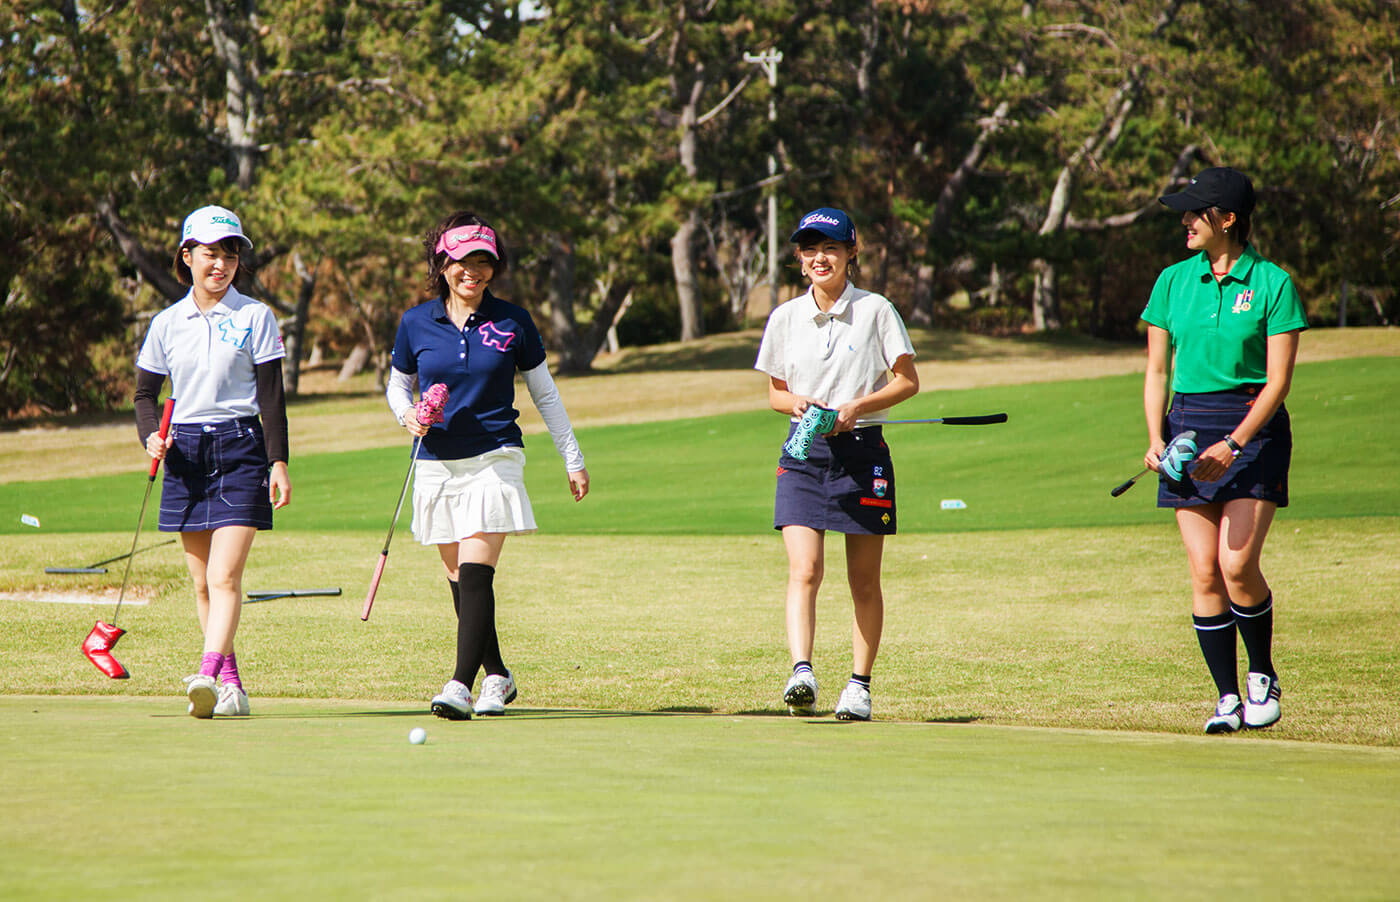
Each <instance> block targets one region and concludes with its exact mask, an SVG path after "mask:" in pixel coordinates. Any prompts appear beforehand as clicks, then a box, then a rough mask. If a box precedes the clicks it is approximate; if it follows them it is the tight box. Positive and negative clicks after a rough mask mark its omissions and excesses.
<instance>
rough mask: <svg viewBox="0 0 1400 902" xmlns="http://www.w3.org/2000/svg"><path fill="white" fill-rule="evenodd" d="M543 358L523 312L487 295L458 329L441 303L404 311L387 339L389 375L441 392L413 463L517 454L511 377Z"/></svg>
mask: <svg viewBox="0 0 1400 902" xmlns="http://www.w3.org/2000/svg"><path fill="white" fill-rule="evenodd" d="M544 359H545V354H544V340H543V339H541V338H540V332H539V329H537V328H535V321H534V320H533V319H531V317H530V314H529V312H528V311H526V310H525V308H524V307H517V306H516V305H515V304H512V303H510V302H508V301H503V300H501V299H500V298H498V297H496V296H495V295H493V294H491V292H489V291H488V292H486V294H485V295H483V296H482V299H481V305H480V307H478V308H477V311H476V313H473V314H472V315H471V317H470V318H469V319H468V320H467V324H466V326H465V327H464V328H462V329H458V328H457V327H456V326H455V325H453V324H452V320H451V318H449V317H448V315H447V308H446V307H445V306H444V305H443V301H442V298H434V299H433V300H431V301H424V302H423V303H421V304H419V305H417V306H416V307H412V308H410V309H409V310H407V311H405V312H404V315H403V318H402V319H401V320H399V334H398V336H397V337H396V338H395V339H394V357H393V366H394V369H396V370H398V371H400V372H402V373H408V374H409V375H413V374H415V373H416V374H417V376H418V387H419V390H420V391H421V390H425V389H427V388H428V386H430V385H434V384H436V383H438V382H441V383H443V384H444V385H446V386H447V393H448V401H447V407H446V408H444V409H443V412H442V416H443V421H442V422H441V423H438V424H435V425H434V426H432V427H431V428H430V429H429V430H428V434H427V435H426V436H425V437H424V438H423V447H422V449H421V450H420V451H419V456H420V457H422V458H424V459H426V460H461V459H463V458H467V457H475V456H477V455H478V454H485V453H486V452H487V451H494V450H495V449H497V448H505V447H511V446H514V447H517V448H519V447H524V444H525V443H524V439H523V437H522V436H521V434H520V427H519V425H517V424H516V419H517V418H518V417H519V416H520V412H519V411H518V410H516V409H515V371H516V370H520V371H521V372H526V371H529V370H532V369H534V368H535V367H537V366H539V365H540V364H542V363H544Z"/></svg>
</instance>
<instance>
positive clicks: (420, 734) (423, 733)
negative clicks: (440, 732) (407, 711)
mask: <svg viewBox="0 0 1400 902" xmlns="http://www.w3.org/2000/svg"><path fill="white" fill-rule="evenodd" d="M408 741H409V742H411V743H413V744H414V745H422V744H423V743H425V742H427V741H428V731H427V730H425V729H423V728H422V727H414V728H413V729H411V730H409V731H408Z"/></svg>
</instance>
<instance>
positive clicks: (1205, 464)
mask: <svg viewBox="0 0 1400 902" xmlns="http://www.w3.org/2000/svg"><path fill="white" fill-rule="evenodd" d="M1234 462H1235V455H1234V452H1232V451H1231V450H1230V446H1229V445H1227V444H1225V443H1224V442H1223V441H1222V442H1216V443H1215V444H1213V445H1211V446H1210V447H1209V448H1207V449H1206V450H1205V451H1203V452H1202V453H1201V454H1200V456H1198V457H1197V458H1196V463H1195V464H1194V465H1193V466H1192V467H1191V477H1192V478H1193V479H1195V480H1196V481H1197V482H1215V481H1216V480H1217V479H1219V478H1220V477H1222V476H1224V475H1225V471H1226V470H1228V469H1230V465H1231V464H1233V463H1234Z"/></svg>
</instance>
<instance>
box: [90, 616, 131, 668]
mask: <svg viewBox="0 0 1400 902" xmlns="http://www.w3.org/2000/svg"><path fill="white" fill-rule="evenodd" d="M125 635H126V630H124V629H120V628H118V627H115V626H113V625H111V624H110V623H103V622H102V621H101V620H99V621H97V622H96V623H94V624H93V625H92V629H91V630H90V631H89V632H88V634H87V638H86V639H84V640H83V654H84V655H85V656H86V657H87V659H88V660H89V661H91V662H92V666H94V667H96V668H97V669H98V670H100V671H102V673H103V675H105V676H107V677H109V678H111V679H114V680H125V679H127V678H128V677H130V676H131V672H130V671H129V670H127V669H126V668H125V667H123V666H122V663H121V662H120V661H118V660H117V659H116V658H115V657H113V656H112V646H114V645H116V644H117V640H118V639H120V638H121V637H122V636H125Z"/></svg>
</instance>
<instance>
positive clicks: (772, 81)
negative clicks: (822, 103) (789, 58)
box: [744, 50, 783, 310]
mask: <svg viewBox="0 0 1400 902" xmlns="http://www.w3.org/2000/svg"><path fill="white" fill-rule="evenodd" d="M782 61H783V52H782V51H781V50H765V51H764V52H763V53H745V54H744V62H746V63H755V64H757V65H760V66H762V67H763V73H764V74H765V75H767V76H768V122H769V125H770V126H771V127H773V128H774V129H776V126H777V122H778V99H777V97H778V63H781V62H782ZM773 140H775V141H776V140H777V136H776V134H775V135H774V138H773ZM777 175H778V158H777V157H776V156H775V155H774V154H773V151H771V150H770V151H768V309H769V310H773V309H776V308H777V306H778V180H777Z"/></svg>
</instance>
